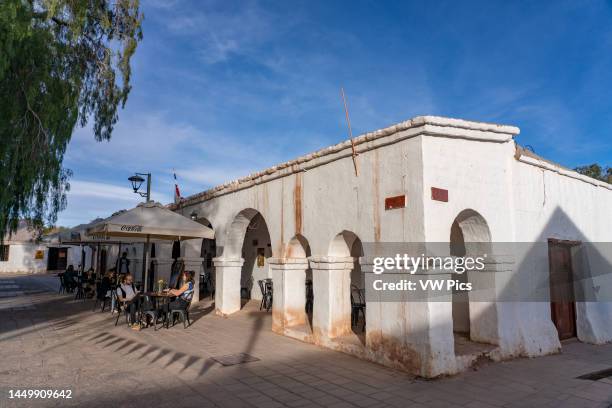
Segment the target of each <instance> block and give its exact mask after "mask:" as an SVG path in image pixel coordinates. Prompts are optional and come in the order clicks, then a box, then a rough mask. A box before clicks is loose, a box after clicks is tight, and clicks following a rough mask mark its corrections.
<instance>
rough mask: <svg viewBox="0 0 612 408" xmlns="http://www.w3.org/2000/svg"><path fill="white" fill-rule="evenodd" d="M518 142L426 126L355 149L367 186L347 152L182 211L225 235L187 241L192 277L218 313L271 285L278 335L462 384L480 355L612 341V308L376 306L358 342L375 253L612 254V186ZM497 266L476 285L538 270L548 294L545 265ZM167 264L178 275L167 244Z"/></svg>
mask: <svg viewBox="0 0 612 408" xmlns="http://www.w3.org/2000/svg"><path fill="white" fill-rule="evenodd" d="M518 134H519V129H518V128H517V127H514V126H506V125H497V124H489V123H481V122H472V121H465V120H458V119H450V118H442V117H433V116H421V117H416V118H414V119H411V120H408V121H405V122H402V123H399V124H396V125H394V126H390V127H388V128H385V129H381V130H378V131H375V132H371V133H367V134H364V135H362V136H359V137H356V138H355V139H354V148H355V150H356V152H357V157H356V162H357V166H358V176H357V175H356V174H355V169H354V164H353V155H352V145H351V141H345V142H343V143H340V144H337V145H335V146H330V147H328V148H325V149H322V150H320V151H317V152H315V153H312V154H309V155H306V156H303V157H300V158H298V159H295V160H292V161H290V162H287V163H283V164H280V165H278V166H275V167H271V168H269V169H266V170H264V171H261V172H259V173H256V174H253V175H250V176H248V177H245V178H242V179H240V180H237V181H233V182H230V183H227V184H224V185H221V186H218V187H215V188H212V189H210V190H208V191H205V192H202V193H199V194H196V195H194V196H191V197H189V198H187V199H186V200H185V201H183V202H182V203H181V204H180V205H179V206H173V209H174V210H175V211H177V212H181V213H182V214H183V215H185V216H190V215H193V217H195V218H197V219H198V220H199V221H201V222H203V223H206V224H207V225H211V226H212V228H214V230H215V234H216V239H215V241H214V242H206V241H207V240H204V242H196V241H195V240H192V241H186V242H184V243H182V245H181V249H180V251H181V253H180V256H181V259H182V260H183V261H184V262H185V264H186V267H187V269H195V270H201V268H202V267H205V268H206V267H208V268H211V267H212V268H214V270H215V275H216V295H215V307H216V311H217V313H218V314H221V315H231V314H233V313H235V312H237V311H239V310H240V308H241V295H242V296H243V297H244V296H245V293H244V292H245V291H246V292H249V291H250V295H251V298H259V297H261V295H260V292H259V288H258V287H257V284H256V282H257V281H258V280H259V279H262V278H265V277H270V278H272V280H273V288H274V303H273V310H272V313H273V324H272V328H271V329H272V330H273V331H275V332H277V333H280V334H283V335H286V336H290V337H294V338H298V339H300V340H303V341H307V342H312V343H315V344H319V345H322V346H325V347H329V348H332V349H335V350H340V351H343V352H347V353H351V354H354V355H357V356H359V357H361V358H364V359H368V360H371V361H375V362H379V363H382V364H385V365H388V366H392V367H397V368H400V369H403V370H407V371H409V372H412V373H415V374H418V375H421V376H424V377H435V376H438V375H443V374H452V373H456V372H458V371H461V370H463V369H465V368H466V367H467V366H469V365H470V364H471V363H472V362H473V361H475V359H476V358H478V357H479V356H481V355H486V356H489V357H491V358H493V359H504V358H511V357H515V356H538V355H544V354H549V353H554V352H557V351H559V350H560V348H561V343H560V340H559V338H560V337H567V336H568V335H569V336H572V335H577V337H578V339H580V340H582V341H585V342H591V343H604V342H609V341H612V303H608V302H603V301H602V302H576V303H575V304H574V305H573V306H572V310H573V312H572V310H569V309H568V310H565V311H563V313H565V312H567V313H570V314H568V315H566V316H561V317H559V316H557V317H556V319H557V320H558V321H556V322H553V319H552V318H551V305H550V303H546V302H529V303H528V302H472V301H470V302H468V303H464V306H461V305H460V304H458V303H457V304H456V302H454V301H453V299H452V298H451V297H450V296H449V298H448V302H369V301H368V302H367V305H366V321H367V325H366V327H365V335H363V336H362V335H360V334H359V333H358V334H355V333H354V332H353V331H352V328H351V303H350V291H351V283H353V284H356V285H358V286H359V285H363V282H364V279H363V274H366V275H367V274H369V273H372V260H371V259H368V258H367V257H365V256H364V254H363V243H366V242H369V243H376V242H383V243H384V242H450V241H451V240H452V239H456V238H457V237H460V238H459V239H463V240H464V241H465V242H543V243H546V242H547V241H548V240H549V239H554V240H556V241H551V242H557V243H560V245H563V243H565V242H566V243H568V248H569V247H570V246H571V245H574V246H576V245H580V243H581V242H611V241H612V216H611V215H612V211H611V209H612V185H610V184H607V183H605V182H601V181H598V180H594V179H591V178H589V177H586V176H583V175H580V174H578V173H576V172H573V171H570V170H567V169H565V168H562V167H560V166H558V165H556V164H553V163H551V162H548V161H546V160H543V159H541V158H539V157H537V156H535V155H534V154H533V153H531V152H529V151H526V150H524V149H522V148H520V147H519V146H518V145H517V144H516V143H515V141H514V138H515V136H517V135H518ZM452 236H454V237H455V238H453V237H452ZM570 243H571V245H570ZM568 251H569V252H568V254H570V253H571V251H570V250H569V249H568ZM211 252H213V253H214V259H212V258H213V256H212V255H211ZM499 255H500V256H499V257H493V258H492V259H491V260H490V261H489V262H490V264H489V265H488V267H487V271H486V272H485V273H484V274H483V275H480V276H479V277H473V276H472V275H470V274H469V273H468V275H467V279H468V280H470V279H474V280H477V279H480V280H485V281H486V282H487V283H488V284H490V285H493V287H494V288H495V290H496V291H497V292H496V293H501V292H502V291H504V290H505V289H506V286H507V285H509V284H510V282H511V281H512V279H513V277H516V276H518V275H517V269H518V268H530V272H529V273H530V274H531V275H530V276H533V279H535V280H537V281H539V282H544V283H546V282H548V280H549V267H550V265H549V258H548V254H547V253H546V252H544V253H539V254H533V253H532V254H529V255H528V257H527V258H526V259H508V258H507V257H504V256H503V254H499ZM176 256H177V255H176V254H175V257H176ZM604 256H607V257H608V258H607V260H608V261H609V264H612V259H610V254H604ZM134 258H135V259H136V261H137V259H138V258H139V256H135V257H134ZM157 258H158V260H159V261H160V264H163V265H168V264H169V263H170V262H171V261H170V249H169V246H168V247H166V246H164V248H158V253H157ZM262 258H263V259H262ZM203 261H204V262H203ZM262 261H263V265H262ZM574 263H575V262H574ZM203 264H204V266H202V265H203ZM163 270H164V269H163V268H160V269H159V273H160V274H163V273H166V274H167V272H163ZM196 275H197V274H196ZM306 279H312V285H313V293H314V307H313V312H312V316H308V315H307V313H306V312H305V302H306V299H305V297H306V296H305V289H304V288H305V281H306ZM196 286H197V285H196ZM608 287H609V286H608ZM365 290H366V292H367V291H369V290H371V289H370V288H368V287H366V288H365ZM601 299H606V298H605V296H604V297H601ZM607 299H608V300H609V299H610V297H609V296H608V298H607ZM571 313H573V314H571ZM563 325H565V326H563ZM557 328H559V330H557ZM457 332H463V334H464V336H467V338H468V339H469V341H467V348H466V347H465V346H466V344H464V343H465V342H464V343H461V342H458V341H457V335H456V333H457ZM566 332H567V333H566ZM454 333H455V334H454ZM461 349H467V350H468V351H467V352H465V351H462V350H461ZM474 350H477V351H474Z"/></svg>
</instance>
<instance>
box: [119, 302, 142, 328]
mask: <svg viewBox="0 0 612 408" xmlns="http://www.w3.org/2000/svg"><path fill="white" fill-rule="evenodd" d="M137 299H138V297H137V296H136V297H134V298H133V299H132V300H128V301H125V302H124V301H122V300H121V299H119V298H118V297H117V306H116V307H117V312H118V313H117V320H115V326H117V324H118V323H119V318H120V317H121V314H122V313H123V315H124V316H125V324H133V323H136V322H131V321H130V319H129V316H130V306H131V305H132V304H133V303H134V302H136V301H138V300H137ZM136 313H137V314H138V313H139V310H136ZM138 320H139V317H138V316H137V317H136V321H138Z"/></svg>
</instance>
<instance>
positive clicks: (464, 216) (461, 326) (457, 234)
mask: <svg viewBox="0 0 612 408" xmlns="http://www.w3.org/2000/svg"><path fill="white" fill-rule="evenodd" d="M490 248H491V234H490V231H489V226H488V224H487V222H486V220H485V219H484V217H483V216H482V215H480V214H479V213H478V212H476V211H474V210H471V209H467V210H463V211H461V212H460V213H459V214H458V215H457V217H456V218H455V220H454V221H453V224H452V225H451V229H450V248H449V249H450V255H451V256H455V257H481V256H483V255H485V254H488V253H489V252H490ZM479 273H480V274H481V275H482V274H483V272H480V271H476V270H473V271H465V272H464V273H462V274H456V273H455V274H453V276H452V278H453V279H455V280H458V281H460V282H461V283H468V282H469V283H471V284H472V286H473V287H474V288H477V287H478V286H479V283H480V282H482V281H483V280H484V279H486V277H485V276H484V275H483V276H480V275H477V274H479ZM479 281H480V282H479ZM483 307H484V308H486V306H485V305H481V306H478V305H477V304H476V303H473V302H470V295H469V292H468V291H458V290H453V293H452V319H453V333H454V335H455V354H457V355H460V354H464V351H465V350H468V349H469V348H470V346H469V345H467V344H466V343H467V342H468V341H482V340H483V338H482V337H483V336H482V330H481V329H480V327H478V326H482V325H483V324H484V325H491V324H495V323H496V322H495V321H492V320H491V319H492V316H494V312H492V311H490V310H486V309H483ZM479 320H482V322H479Z"/></svg>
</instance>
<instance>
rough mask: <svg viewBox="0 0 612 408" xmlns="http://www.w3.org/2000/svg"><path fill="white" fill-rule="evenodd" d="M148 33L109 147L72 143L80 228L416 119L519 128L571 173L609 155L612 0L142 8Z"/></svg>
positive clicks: (74, 215)
mask: <svg viewBox="0 0 612 408" xmlns="http://www.w3.org/2000/svg"><path fill="white" fill-rule="evenodd" d="M141 4H142V8H143V12H144V14H145V21H144V25H143V31H144V40H143V41H142V42H141V44H140V46H139V48H138V50H137V52H136V55H135V57H134V59H133V89H132V92H131V94H130V97H129V100H128V103H127V106H126V108H125V109H124V110H123V111H121V113H120V118H119V123H118V125H117V126H116V129H115V132H114V134H113V138H112V140H111V141H110V142H108V143H107V142H103V143H97V142H95V141H94V139H93V136H92V134H91V131H90V129H89V128H83V129H79V130H78V131H77V132H76V133H75V135H74V137H73V139H72V141H71V143H70V145H69V148H68V152H67V154H66V157H65V162H64V164H65V167H67V168H70V169H72V171H73V172H74V176H73V178H72V180H71V192H70V193H69V195H68V202H69V204H68V208H67V209H66V210H65V211H64V212H63V213H61V214H60V216H59V220H58V225H67V226H71V225H75V224H77V223H80V222H86V221H89V220H90V219H92V218H95V217H96V216H107V215H109V214H110V213H112V212H113V211H116V210H118V209H122V208H130V207H132V206H133V205H135V204H136V203H137V202H138V201H139V200H141V199H140V197H138V196H137V195H135V194H133V193H132V192H131V190H130V188H129V186H128V182H127V177H129V176H130V175H131V174H132V173H133V172H134V171H151V172H152V173H153V198H154V199H156V200H159V201H162V202H169V201H171V200H172V194H173V183H174V182H173V178H172V169H173V168H175V169H176V173H177V176H178V178H179V184H180V187H181V190H182V191H181V192H182V193H183V195H189V194H193V193H196V192H199V191H202V190H204V189H206V188H209V187H211V186H214V185H217V184H220V183H223V182H225V181H229V180H231V179H235V178H238V177H240V176H244V175H247V174H249V173H251V172H253V171H255V170H260V169H263V168H265V167H268V166H271V165H273V164H275V163H278V162H283V161H286V160H289V159H292V158H295V157H297V156H299V155H302V154H305V153H308V152H310V151H313V150H316V149H319V148H322V147H325V146H328V145H331V144H334V143H337V142H339V141H342V140H344V139H346V138H347V129H346V124H345V118H344V112H343V107H342V101H341V98H340V93H339V90H340V87H341V86H343V87H344V89H345V91H346V94H347V96H348V98H349V108H350V114H351V122H352V125H353V132H354V134H360V133H362V132H366V131H371V130H375V129H379V128H382V127H385V126H388V125H391V124H394V123H397V122H400V121H403V120H406V119H409V118H411V117H414V116H417V115H425V114H432V115H443V116H450V117H458V118H464V119H473V120H479V121H488V122H497V123H504V124H512V125H516V126H519V127H520V128H521V134H520V135H519V137H518V139H517V140H518V141H519V143H521V144H524V145H525V144H528V145H531V146H533V148H534V149H535V151H536V153H538V154H540V155H543V156H545V157H546V158H548V159H551V160H554V161H557V162H559V163H561V164H564V165H566V166H570V167H574V166H577V165H581V164H589V163H592V162H600V163H601V164H612V163H611V161H612V160H611V158H612V137H611V136H610V135H611V133H612V110H611V101H612V96H611V95H612V91H611V90H612V3H610V2H605V1H581V2H576V1H550V2H544V1H513V2H508V1H472V2H457V1H438V2H432V1H429V2H426V1H422V2H421V1H419V2H416V1H412V2H408V1H397V2H391V1H346V2H339V1H321V2H315V1H279V2H272V1H265V2H258V1H234V2H227V1H181V0H175V1H172V0H143V1H141Z"/></svg>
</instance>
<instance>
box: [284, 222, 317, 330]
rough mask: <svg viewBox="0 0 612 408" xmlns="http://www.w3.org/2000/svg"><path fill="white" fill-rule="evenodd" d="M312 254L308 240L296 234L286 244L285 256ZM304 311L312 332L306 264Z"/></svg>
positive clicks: (309, 276) (311, 293)
mask: <svg viewBox="0 0 612 408" xmlns="http://www.w3.org/2000/svg"><path fill="white" fill-rule="evenodd" d="M311 255H312V253H311V251H310V245H309V244H308V240H307V239H306V238H304V236H303V235H301V234H297V235H295V236H294V237H293V238H291V240H289V243H288V244H287V249H286V251H285V257H286V258H297V259H308V257H310V256H311ZM303 283H304V295H305V297H304V312H305V313H306V320H307V329H308V332H310V333H312V316H313V310H314V291H313V289H312V269H311V268H310V265H308V267H307V269H306V270H305V271H304V281H303Z"/></svg>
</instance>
